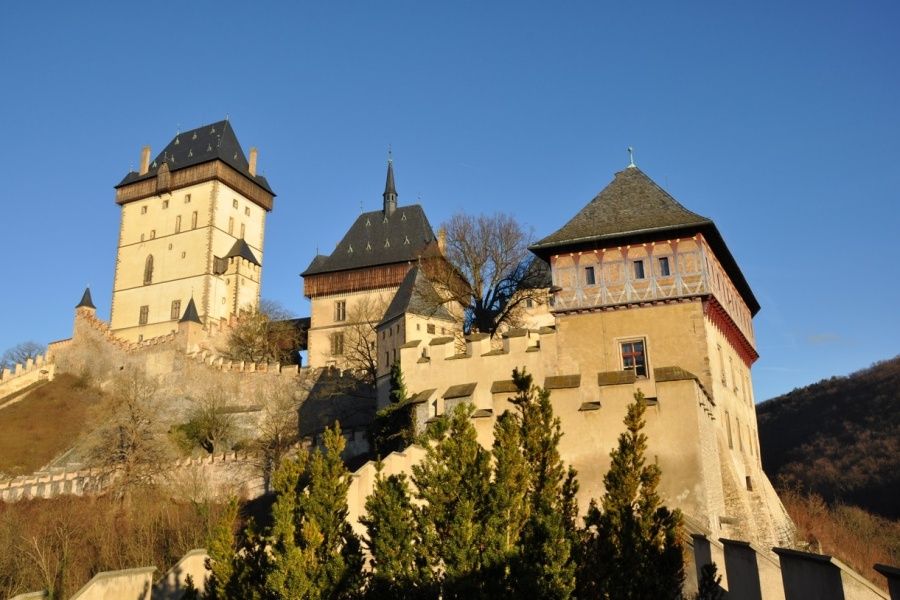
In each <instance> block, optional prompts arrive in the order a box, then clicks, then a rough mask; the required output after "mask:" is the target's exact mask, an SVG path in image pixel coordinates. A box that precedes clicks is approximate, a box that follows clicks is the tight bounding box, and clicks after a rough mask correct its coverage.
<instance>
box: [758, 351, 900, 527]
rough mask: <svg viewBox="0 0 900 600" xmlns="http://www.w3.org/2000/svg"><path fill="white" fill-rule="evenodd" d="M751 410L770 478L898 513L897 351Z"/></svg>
mask: <svg viewBox="0 0 900 600" xmlns="http://www.w3.org/2000/svg"><path fill="white" fill-rule="evenodd" d="M757 414H758V420H759V439H760V444H761V447H762V458H763V468H764V469H765V471H766V473H767V474H768V475H769V477H770V478H771V479H772V481H774V482H775V483H776V485H781V486H785V485H788V486H798V487H799V488H800V489H801V490H803V491H806V492H812V493H816V494H819V495H821V496H822V497H823V498H824V499H825V500H827V501H829V502H835V501H838V502H843V503H846V504H852V505H856V506H860V507H862V508H865V509H867V510H869V511H871V512H873V513H876V514H879V515H882V516H885V517H888V518H892V519H897V518H900V356H897V357H895V358H892V359H890V360H886V361H883V362H880V363H876V364H874V365H872V366H871V367H870V368H868V369H864V370H862V371H858V372H856V373H853V374H851V375H848V376H847V377H832V378H831V379H825V380H823V381H820V382H818V383H814V384H812V385H809V386H806V387H804V388H799V389H796V390H793V391H792V392H789V393H787V394H784V395H783V396H779V397H777V398H773V399H771V400H768V401H766V402H763V403H762V404H760V405H759V406H758V407H757Z"/></svg>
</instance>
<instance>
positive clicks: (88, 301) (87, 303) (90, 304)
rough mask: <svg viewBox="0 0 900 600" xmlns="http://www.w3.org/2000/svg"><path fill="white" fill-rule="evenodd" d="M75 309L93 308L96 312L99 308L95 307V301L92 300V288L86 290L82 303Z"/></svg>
mask: <svg viewBox="0 0 900 600" xmlns="http://www.w3.org/2000/svg"><path fill="white" fill-rule="evenodd" d="M75 308H93V309H94V310H96V309H97V307H96V306H94V301H93V299H92V298H91V288H90V286H88V287H86V288H84V294H82V295H81V302H79V303H78V304H77V305H75Z"/></svg>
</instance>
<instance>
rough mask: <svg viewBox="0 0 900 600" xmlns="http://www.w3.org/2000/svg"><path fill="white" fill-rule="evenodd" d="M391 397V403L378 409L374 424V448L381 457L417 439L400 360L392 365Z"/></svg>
mask: <svg viewBox="0 0 900 600" xmlns="http://www.w3.org/2000/svg"><path fill="white" fill-rule="evenodd" d="M390 399H391V402H390V404H388V405H387V406H385V407H384V408H382V409H381V410H379V411H378V413H377V414H376V415H375V420H374V422H373V424H372V436H371V438H372V445H373V449H374V451H375V454H376V455H378V456H381V457H384V456H387V455H388V454H390V453H391V452H395V451H396V452H399V451H401V450H403V449H404V448H406V447H407V446H409V445H410V444H412V443H413V440H414V439H415V425H414V423H413V419H412V407H411V406H410V405H409V402H408V401H407V400H408V398H407V394H406V384H405V383H404V381H403V371H402V370H401V369H400V362H399V361H398V362H395V363H394V364H393V365H391V377H390Z"/></svg>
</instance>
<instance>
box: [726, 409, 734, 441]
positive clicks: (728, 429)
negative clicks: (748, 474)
mask: <svg viewBox="0 0 900 600" xmlns="http://www.w3.org/2000/svg"><path fill="white" fill-rule="evenodd" d="M725 428H726V429H727V431H728V449H729V450H733V449H734V442H732V440H731V416H730V415H729V414H728V411H727V410H726V411H725Z"/></svg>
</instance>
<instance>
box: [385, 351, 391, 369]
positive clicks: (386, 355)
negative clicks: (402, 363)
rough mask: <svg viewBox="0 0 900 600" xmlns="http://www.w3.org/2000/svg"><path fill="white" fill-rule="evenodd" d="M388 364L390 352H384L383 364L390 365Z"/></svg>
mask: <svg viewBox="0 0 900 600" xmlns="http://www.w3.org/2000/svg"><path fill="white" fill-rule="evenodd" d="M390 364H391V353H390V352H385V353H384V365H385V366H388V365H390Z"/></svg>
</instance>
